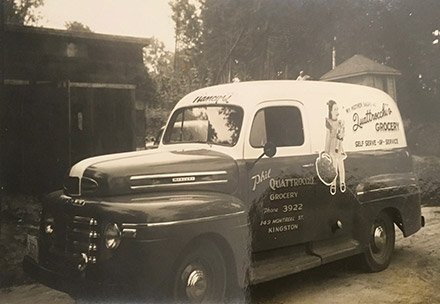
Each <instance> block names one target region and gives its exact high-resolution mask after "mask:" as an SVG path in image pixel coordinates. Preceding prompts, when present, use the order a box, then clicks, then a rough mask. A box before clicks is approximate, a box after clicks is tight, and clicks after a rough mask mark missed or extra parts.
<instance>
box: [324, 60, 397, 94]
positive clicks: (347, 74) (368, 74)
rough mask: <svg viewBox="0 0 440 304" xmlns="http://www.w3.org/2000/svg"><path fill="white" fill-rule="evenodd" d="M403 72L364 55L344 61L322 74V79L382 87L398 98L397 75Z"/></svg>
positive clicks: (381, 88)
mask: <svg viewBox="0 0 440 304" xmlns="http://www.w3.org/2000/svg"><path fill="white" fill-rule="evenodd" d="M399 75H401V73H400V72H399V71H398V70H396V69H393V68H391V67H389V66H386V65H384V64H380V63H378V62H376V61H373V60H371V59H369V58H366V57H364V56H362V55H354V56H353V57H351V58H349V59H347V60H346V61H344V62H342V63H341V64H340V65H338V66H336V67H335V68H334V69H333V70H331V71H329V72H327V73H325V74H324V75H322V76H321V78H320V80H325V81H338V82H347V83H353V84H361V85H366V86H369V87H373V88H377V89H380V90H382V91H384V92H386V93H388V94H389V95H390V96H391V97H392V98H393V99H394V100H397V91H396V77H397V76H399Z"/></svg>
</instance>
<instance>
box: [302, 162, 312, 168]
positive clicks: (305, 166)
mask: <svg viewBox="0 0 440 304" xmlns="http://www.w3.org/2000/svg"><path fill="white" fill-rule="evenodd" d="M314 165H315V164H313V163H312V164H304V165H302V167H303V168H310V167H313V166H314Z"/></svg>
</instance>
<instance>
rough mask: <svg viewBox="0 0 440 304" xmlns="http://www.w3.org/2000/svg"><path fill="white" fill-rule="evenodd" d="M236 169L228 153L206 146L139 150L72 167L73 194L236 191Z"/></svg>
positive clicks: (69, 179) (70, 191)
mask: <svg viewBox="0 0 440 304" xmlns="http://www.w3.org/2000/svg"><path fill="white" fill-rule="evenodd" d="M237 181H238V169H237V164H236V162H235V160H234V159H232V158H231V157H230V156H228V155H226V154H223V153H220V152H215V151H212V150H207V149H200V150H191V151H159V150H154V151H151V150H150V151H142V152H129V153H119V154H110V155H104V156H99V157H93V158H89V159H85V160H83V161H81V162H79V163H77V164H76V165H74V166H73V167H72V169H71V170H70V173H69V176H68V177H67V179H66V181H65V186H64V188H65V191H66V193H67V194H69V195H72V196H94V197H101V196H114V195H124V194H136V193H149V192H158V191H165V192H166V191H182V190H202V191H210V190H215V191H219V192H224V193H232V192H234V191H235V188H236V185H237Z"/></svg>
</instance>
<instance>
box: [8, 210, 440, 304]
mask: <svg viewBox="0 0 440 304" xmlns="http://www.w3.org/2000/svg"><path fill="white" fill-rule="evenodd" d="M422 213H423V215H424V216H425V218H426V227H425V228H423V229H422V230H421V231H419V232H418V233H417V234H415V235H413V236H411V237H409V238H405V239H404V238H402V237H401V234H400V232H399V233H397V239H396V249H395V252H394V258H393V262H392V263H391V265H390V267H389V268H388V269H387V270H385V271H383V272H381V273H374V274H369V273H363V272H361V271H360V270H359V269H358V267H357V265H356V259H348V260H344V261H338V262H335V263H331V264H329V265H325V266H323V267H319V268H316V269H313V270H310V271H306V272H303V273H299V274H295V275H291V276H288V277H286V278H282V279H278V280H275V281H272V282H269V283H264V284H259V285H257V286H254V287H253V288H252V289H251V302H252V303H259V304H260V303H261V304H263V303H268V304H269V303H271V304H284V303H285V304H288V303H289V304H290V303H364V304H367V303H371V304H378V303H405V304H406V303H423V304H426V303H440V287H439V286H440V238H439V234H440V207H425V208H423V209H422ZM79 302H83V301H79ZM86 302H88V301H86ZM0 303H32V304H39V303H65V304H69V303H75V301H74V300H73V299H72V298H71V297H70V296H68V295H67V294H65V293H62V292H59V291H56V290H53V289H49V288H47V287H45V286H42V285H40V284H29V285H22V286H17V287H12V288H7V289H2V290H0ZM113 303H114V302H113Z"/></svg>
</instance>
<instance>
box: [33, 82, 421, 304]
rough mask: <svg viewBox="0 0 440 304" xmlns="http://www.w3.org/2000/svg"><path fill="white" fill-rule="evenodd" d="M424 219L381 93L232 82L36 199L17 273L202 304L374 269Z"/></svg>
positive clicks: (399, 127) (389, 103) (400, 132)
mask: <svg viewBox="0 0 440 304" xmlns="http://www.w3.org/2000/svg"><path fill="white" fill-rule="evenodd" d="M422 223H423V220H422V216H421V210H420V191H419V187H418V185H417V180H416V177H415V175H414V173H413V168H412V161H411V157H410V154H409V152H408V149H407V146H406V139H405V134H404V129H403V123H402V119H401V117H400V114H399V110H398V107H397V105H396V103H395V101H394V100H393V99H392V98H391V97H389V96H388V95H387V94H385V93H384V92H382V91H379V90H376V89H372V88H368V87H363V86H357V85H349V84H341V83H328V82H317V81H307V82H297V81H256V82H241V83H232V84H226V85H219V86H214V87H208V88H204V89H201V90H197V91H195V92H192V93H190V94H188V95H187V96H185V97H184V98H182V100H181V101H180V102H179V103H178V104H177V105H176V106H175V108H174V110H173V111H172V113H171V115H170V117H169V119H168V122H167V125H166V128H165V130H164V133H163V135H162V136H161V139H160V143H159V146H158V148H157V149H154V150H147V151H137V152H130V153H120V154H112V155H104V156H99V157H94V158H90V159H86V160H83V161H81V162H79V163H77V164H75V165H74V166H73V167H72V168H71V169H70V172H69V174H68V176H67V177H66V180H65V186H64V189H63V190H61V191H58V192H55V193H52V194H51V195H50V196H49V197H48V198H47V199H46V201H45V202H44V205H43V215H42V221H41V227H40V235H39V236H38V237H34V238H32V237H30V238H29V240H30V241H29V242H31V243H32V244H30V245H29V248H33V249H32V250H31V252H30V253H29V255H28V256H27V257H26V258H25V265H26V267H25V269H27V270H28V271H29V272H34V273H35V272H42V271H45V272H50V273H52V274H53V275H63V276H68V277H69V278H75V279H77V281H79V282H89V281H94V282H99V283H103V284H112V283H128V284H136V285H137V286H139V288H140V289H142V290H144V291H146V292H148V293H157V292H158V290H160V292H163V293H166V294H168V295H170V296H171V297H172V299H174V300H176V301H184V302H212V301H218V300H222V299H224V297H225V295H227V294H228V293H229V292H230V290H231V289H232V288H233V287H237V286H238V287H240V288H242V289H243V288H246V287H247V286H248V285H249V284H257V283H260V282H264V281H268V280H272V279H275V278H280V277H283V276H286V275H289V274H292V273H296V272H299V271H303V270H306V269H310V268H313V267H317V266H320V265H322V264H325V263H328V262H331V261H334V260H337V259H342V258H345V257H348V256H352V255H361V256H362V257H363V260H364V264H365V266H366V268H367V269H368V270H370V271H380V270H383V269H385V268H386V267H387V266H388V264H389V263H390V261H391V255H392V251H393V248H394V238H395V232H394V224H396V225H397V227H398V228H399V229H400V230H401V231H402V232H403V234H404V236H409V235H411V234H414V233H415V232H417V231H418V230H419V229H420V228H421V226H422ZM164 286H166V288H165V289H166V290H163V289H162V287H164Z"/></svg>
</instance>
